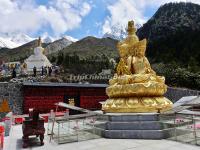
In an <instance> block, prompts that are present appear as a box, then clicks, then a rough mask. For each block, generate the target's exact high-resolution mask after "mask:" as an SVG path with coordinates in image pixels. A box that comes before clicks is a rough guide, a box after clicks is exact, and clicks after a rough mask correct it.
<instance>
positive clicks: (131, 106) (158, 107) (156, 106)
mask: <svg viewBox="0 0 200 150" xmlns="http://www.w3.org/2000/svg"><path fill="white" fill-rule="evenodd" d="M172 104H173V103H172V102H171V101H170V100H169V99H167V98H166V97H129V98H110V99H107V100H106V102H105V103H104V104H103V105H102V110H103V111H104V112H112V113H133V112H137V113H142V112H144V113H145V112H162V111H165V110H168V109H170V108H172Z"/></svg>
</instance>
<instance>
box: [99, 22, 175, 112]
mask: <svg viewBox="0 0 200 150" xmlns="http://www.w3.org/2000/svg"><path fill="white" fill-rule="evenodd" d="M127 31H128V36H127V38H126V39H125V40H123V41H121V42H119V43H118V45H117V48H118V50H119V54H120V62H119V63H118V66H117V73H116V74H115V75H114V77H113V78H112V79H110V80H109V87H108V88H106V93H107V95H108V96H109V99H108V100H106V102H105V103H104V104H103V105H102V110H103V111H104V112H160V111H165V110H168V109H170V108H171V107H172V102H171V101H170V100H168V99H167V98H165V97H163V94H164V93H165V92H166V91H167V86H166V85H165V78H164V77H161V76H157V75H156V73H155V72H154V71H153V69H152V68H151V65H150V63H149V61H148V59H147V58H146V57H145V51H146V43H147V41H146V39H143V40H141V41H139V39H138V37H137V35H136V29H135V27H134V22H133V21H129V22H128V29H127Z"/></svg>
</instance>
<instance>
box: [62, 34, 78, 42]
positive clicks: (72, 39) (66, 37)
mask: <svg viewBox="0 0 200 150" xmlns="http://www.w3.org/2000/svg"><path fill="white" fill-rule="evenodd" d="M63 38H65V39H67V40H69V41H71V42H77V41H78V39H75V38H73V37H71V36H68V35H65V36H63Z"/></svg>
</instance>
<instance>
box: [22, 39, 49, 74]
mask: <svg viewBox="0 0 200 150" xmlns="http://www.w3.org/2000/svg"><path fill="white" fill-rule="evenodd" d="M43 51H44V48H42V46H41V38H40V37H39V40H38V47H36V48H34V54H33V55H31V56H29V57H28V58H27V59H26V60H25V61H24V62H25V64H26V66H27V71H33V67H36V68H37V70H41V69H42V66H43V67H51V66H52V64H51V63H50V61H49V60H48V58H47V57H46V56H45V55H44V54H43Z"/></svg>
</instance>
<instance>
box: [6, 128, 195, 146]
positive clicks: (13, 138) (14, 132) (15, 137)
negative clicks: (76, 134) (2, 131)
mask: <svg viewBox="0 0 200 150" xmlns="http://www.w3.org/2000/svg"><path fill="white" fill-rule="evenodd" d="M21 137H22V126H21V125H16V126H13V127H12V129H11V133H10V137H6V138H5V147H4V150H22V139H21ZM44 142H45V144H44V146H37V145H34V146H32V147H29V148H26V149H25V150H68V149H69V150H169V149H170V150H184V149H189V150H199V146H193V145H187V144H182V143H178V142H175V141H168V140H144V139H142V140H141V139H140V140H138V139H105V138H100V139H94V140H89V141H82V142H75V143H68V144H60V145H58V144H56V143H54V142H51V143H49V136H47V135H45V138H44Z"/></svg>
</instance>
